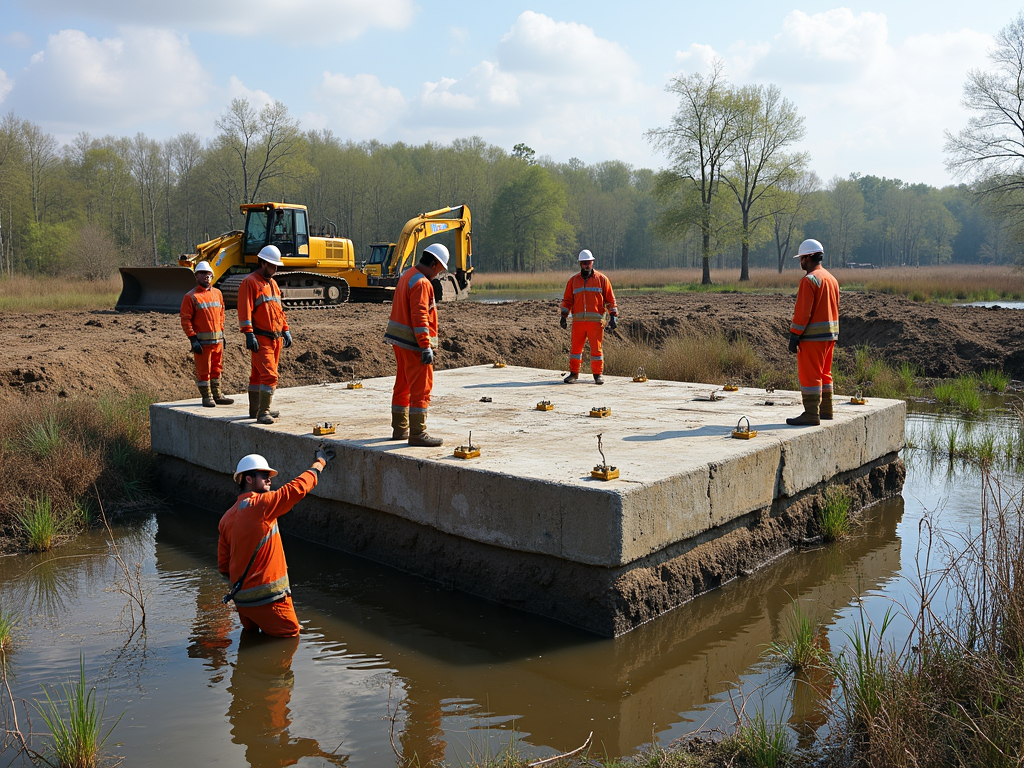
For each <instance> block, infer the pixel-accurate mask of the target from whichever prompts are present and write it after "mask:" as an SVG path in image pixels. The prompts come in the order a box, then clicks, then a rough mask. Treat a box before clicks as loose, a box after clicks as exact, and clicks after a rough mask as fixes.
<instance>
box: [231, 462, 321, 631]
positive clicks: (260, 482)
mask: <svg viewBox="0 0 1024 768" xmlns="http://www.w3.org/2000/svg"><path fill="white" fill-rule="evenodd" d="M333 458H334V452H333V451H330V450H325V449H323V448H319V449H317V452H316V459H315V461H314V462H313V466H312V467H310V468H309V469H307V470H306V471H305V472H303V473H302V474H301V475H299V476H298V477H296V478H295V479H294V480H292V481H291V482H290V483H288V484H286V485H283V486H281V487H280V488H278V489H277V490H276V491H273V490H271V488H270V486H271V482H270V481H271V479H272V478H273V477H275V476H276V475H277V470H275V469H271V467H270V465H269V464H267V460H266V459H265V458H263V457H262V456H260V455H259V454H256V453H251V454H249V455H248V456H244V457H242V459H241V460H240V461H239V462H238V466H237V467H236V468H235V474H234V480H235V482H236V483H238V491H239V494H238V499H237V501H235V503H234V506H232V507H231V509H229V510H228V511H227V512H225V513H224V516H223V517H222V518H221V519H220V524H219V526H218V531H219V537H218V539H217V567H218V570H219V571H220V572H221V575H223V576H224V577H225V578H227V579H228V580H229V581H230V582H231V584H232V589H231V592H229V593H228V594H227V595H226V596H225V597H224V602H225V603H226V602H228V601H229V600H233V601H234V603H235V609H236V610H237V611H238V618H239V619H241V621H242V628H243V629H250V630H260V631H262V632H263V633H264V634H267V635H271V636H272V637H295V636H297V635H298V634H299V620H298V618H297V617H296V616H295V607H294V606H293V605H292V597H291V595H292V590H291V585H290V584H289V582H288V561H287V560H285V557H284V546H283V545H282V544H281V532H280V530H279V529H278V526H277V519H278V518H279V517H281V515H284V514H287V513H288V512H291V510H292V508H293V507H294V506H295V505H296V504H298V503H299V502H300V501H301V500H302V499H303V498H304V497H305V495H306V494H307V493H309V492H310V491H312V490H313V489H314V488H315V487H316V484H317V480H318V479H319V478H320V473H321V472H322V471H323V470H324V468H325V467H326V466H327V462H329V461H330V460H331V459H333Z"/></svg>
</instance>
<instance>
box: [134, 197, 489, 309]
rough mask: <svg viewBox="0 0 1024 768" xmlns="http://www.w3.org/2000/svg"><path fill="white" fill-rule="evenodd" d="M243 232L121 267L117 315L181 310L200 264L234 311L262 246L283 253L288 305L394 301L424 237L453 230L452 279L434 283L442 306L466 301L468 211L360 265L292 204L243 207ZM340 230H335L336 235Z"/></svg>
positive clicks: (410, 226) (411, 230)
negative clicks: (172, 263)
mask: <svg viewBox="0 0 1024 768" xmlns="http://www.w3.org/2000/svg"><path fill="white" fill-rule="evenodd" d="M240 207H241V211H242V213H243V214H244V215H245V229H244V230H234V231H232V232H227V233H225V234H223V235H221V236H220V237H217V238H214V239H213V240H209V241H207V242H205V243H201V244H199V245H197V246H196V252H195V253H194V254H189V255H185V256H182V257H181V258H180V259H179V260H178V266H177V267H122V268H121V295H120V297H119V298H118V300H117V305H116V307H115V309H117V310H118V311H151V312H177V311H178V310H179V309H180V307H181V300H182V298H183V297H184V295H185V294H186V293H188V292H189V291H190V290H192V288H194V287H195V284H196V282H195V276H194V273H193V270H194V269H195V266H196V264H198V263H199V262H200V261H206V262H209V264H210V267H211V268H212V269H213V284H214V285H215V286H216V287H217V288H219V289H220V290H221V291H222V292H223V294H224V303H225V304H226V305H227V306H228V308H232V307H234V306H235V304H236V302H237V299H238V286H239V285H240V284H241V282H242V280H244V279H245V276H246V275H248V274H249V273H250V272H252V271H253V270H254V269H256V267H257V262H258V258H257V254H258V253H259V252H260V249H261V248H263V247H264V246H265V245H276V246H277V247H278V248H279V249H280V250H281V256H282V261H284V266H283V267H280V268H279V269H278V271H277V274H276V275H275V277H274V279H275V280H276V281H277V284H278V285H279V286H280V288H281V297H282V299H283V301H284V303H285V305H286V306H291V307H296V306H321V307H322V306H333V305H337V304H342V303H344V302H346V301H348V300H349V298H350V297H351V298H353V299H356V300H361V301H387V300H390V298H391V295H392V293H393V292H394V288H395V286H396V285H397V284H398V278H399V277H400V276H401V273H402V271H404V270H405V269H406V268H407V267H408V266H410V263H411V259H412V257H413V256H414V255H415V253H416V245H417V244H418V243H419V242H420V241H422V240H423V239H426V238H429V237H432V236H434V235H439V234H442V233H444V232H449V231H454V232H456V235H457V238H456V245H455V251H456V260H455V264H454V265H449V266H454V268H455V269H454V274H451V275H444V276H442V277H441V278H440V279H439V280H436V281H435V291H436V293H437V294H438V296H437V298H438V300H439V301H452V300H455V299H460V298H464V297H465V296H466V294H468V293H469V281H470V279H471V277H472V273H473V267H472V264H471V258H472V248H471V245H470V216H469V209H468V208H467V207H466V206H458V207H457V208H442V209H440V210H438V211H432V212H430V213H424V214H421V215H420V216H417V217H415V218H413V219H411V220H410V221H409V222H408V223H407V224H406V225H405V227H404V228H403V230H402V234H401V236H400V237H399V241H398V244H397V245H394V246H391V244H377V245H376V246H374V248H377V247H378V246H387V247H384V248H382V250H381V255H380V257H379V258H378V259H377V261H376V262H374V261H373V259H374V258H375V254H376V253H377V251H375V250H371V261H370V263H368V264H366V265H365V266H363V267H360V266H357V264H356V260H355V249H354V247H353V245H352V241H351V240H347V239H345V238H342V237H337V236H334V237H326V236H315V235H310V234H309V219H308V213H307V210H306V207H305V206H304V205H293V204H289V203H251V204H243V205H242V206H240ZM336 234H337V233H336V232H335V235H336Z"/></svg>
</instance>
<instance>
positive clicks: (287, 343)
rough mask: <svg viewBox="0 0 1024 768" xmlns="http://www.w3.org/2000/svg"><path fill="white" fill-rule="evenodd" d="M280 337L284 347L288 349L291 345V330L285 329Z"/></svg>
mask: <svg viewBox="0 0 1024 768" xmlns="http://www.w3.org/2000/svg"><path fill="white" fill-rule="evenodd" d="M281 338H283V339H284V348H285V349H288V347H290V346H291V345H292V332H291V331H285V332H284V335H283V336H282V337H281Z"/></svg>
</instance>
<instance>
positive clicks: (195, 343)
mask: <svg viewBox="0 0 1024 768" xmlns="http://www.w3.org/2000/svg"><path fill="white" fill-rule="evenodd" d="M188 340H189V342H190V343H191V344H192V354H193V355H201V354H203V345H202V344H200V343H199V339H197V338H196V337H195V336H189V337H188Z"/></svg>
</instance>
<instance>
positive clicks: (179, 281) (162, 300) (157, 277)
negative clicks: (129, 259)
mask: <svg viewBox="0 0 1024 768" xmlns="http://www.w3.org/2000/svg"><path fill="white" fill-rule="evenodd" d="M195 287H196V276H195V274H194V273H193V272H192V270H191V269H189V268H188V267H121V295H120V296H119V297H118V299H117V304H116V305H114V309H116V310H117V311H118V312H167V313H175V314H176V313H177V312H178V311H179V310H180V309H181V300H182V299H183V298H184V297H185V294H186V293H188V292H189V291H191V290H192V289H193V288H195Z"/></svg>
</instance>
